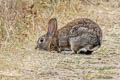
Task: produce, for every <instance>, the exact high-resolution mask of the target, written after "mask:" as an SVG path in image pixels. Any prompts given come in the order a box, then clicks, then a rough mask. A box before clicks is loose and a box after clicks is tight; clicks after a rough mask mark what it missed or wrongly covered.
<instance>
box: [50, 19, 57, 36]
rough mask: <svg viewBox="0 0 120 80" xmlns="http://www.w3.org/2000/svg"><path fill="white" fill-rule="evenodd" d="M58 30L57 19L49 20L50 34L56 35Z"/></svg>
mask: <svg viewBox="0 0 120 80" xmlns="http://www.w3.org/2000/svg"><path fill="white" fill-rule="evenodd" d="M56 32H57V19H56V18H51V19H50V20H49V22H48V35H55V34H56Z"/></svg>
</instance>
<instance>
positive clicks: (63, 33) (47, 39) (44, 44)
mask: <svg viewBox="0 0 120 80" xmlns="http://www.w3.org/2000/svg"><path fill="white" fill-rule="evenodd" d="M57 28H58V25H57V19H56V18H51V19H50V20H49V22H48V31H47V33H46V34H44V35H43V36H41V37H40V38H39V39H38V41H37V46H36V47H35V49H37V48H38V49H43V50H47V51H53V50H55V51H59V52H62V51H66V50H71V51H72V53H79V52H81V51H82V49H85V51H84V52H85V53H86V54H91V53H92V52H93V51H95V50H97V49H98V48H100V46H101V43H102V30H101V28H100V27H99V26H98V24H96V23H95V22H93V21H92V20H90V19H87V18H78V19H75V20H73V21H71V22H69V23H68V24H66V25H65V26H64V27H62V28H61V29H59V30H57Z"/></svg>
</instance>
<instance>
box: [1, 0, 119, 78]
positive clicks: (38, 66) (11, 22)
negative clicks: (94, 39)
mask: <svg viewBox="0 0 120 80" xmlns="http://www.w3.org/2000/svg"><path fill="white" fill-rule="evenodd" d="M50 1H52V2H50ZM54 1H55V2H54ZM51 17H56V18H57V19H58V25H59V28H61V27H62V26H64V25H65V24H66V23H67V22H69V21H71V20H73V19H75V18H80V17H86V18H90V19H92V20H93V21H95V22H97V23H98V24H99V25H100V27H101V28H102V30H103V45H102V47H101V48H100V49H99V50H98V51H96V52H94V53H93V54H92V55H82V54H76V55H69V54H59V53H56V52H46V51H36V50H34V47H35V45H36V41H37V39H38V37H39V36H40V35H42V34H43V33H44V32H45V30H46V26H47V22H48V20H49V19H50V18H51ZM119 30H120V1H119V0H0V64H1V65H0V80H119V79H120V62H119V57H120V31H119Z"/></svg>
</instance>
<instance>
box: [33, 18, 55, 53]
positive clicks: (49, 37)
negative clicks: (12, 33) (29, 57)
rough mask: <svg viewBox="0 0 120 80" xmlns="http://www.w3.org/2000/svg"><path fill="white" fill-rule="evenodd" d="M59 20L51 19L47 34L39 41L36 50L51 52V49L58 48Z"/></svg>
mask: <svg viewBox="0 0 120 80" xmlns="http://www.w3.org/2000/svg"><path fill="white" fill-rule="evenodd" d="M56 41H57V19H56V18H51V19H50V20H49V22H48V30H47V33H46V34H44V35H42V36H41V37H40V38H39V39H38V41H37V46H36V47H35V49H37V48H39V49H42V50H48V51H49V50H51V48H53V47H54V48H55V47H57V44H56Z"/></svg>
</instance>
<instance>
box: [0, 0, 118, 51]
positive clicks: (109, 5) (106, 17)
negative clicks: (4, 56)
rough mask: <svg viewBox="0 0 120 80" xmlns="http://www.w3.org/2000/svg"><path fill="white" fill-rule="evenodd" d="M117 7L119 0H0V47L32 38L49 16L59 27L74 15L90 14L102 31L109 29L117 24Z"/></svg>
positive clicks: (38, 32) (78, 16)
mask: <svg viewBox="0 0 120 80" xmlns="http://www.w3.org/2000/svg"><path fill="white" fill-rule="evenodd" d="M119 7H120V1H119V0H0V49H1V50H4V49H7V48H9V50H13V48H14V49H15V48H16V47H19V46H21V45H22V44H23V45H24V44H25V42H26V43H28V42H32V41H33V42H34V41H35V39H38V37H39V36H40V34H42V31H45V30H46V28H47V22H48V20H49V19H50V18H52V17H56V18H57V20H58V26H59V28H61V27H62V26H64V25H65V24H66V23H67V22H69V21H71V20H73V19H76V18H84V17H85V18H90V19H92V20H93V21H95V22H96V23H98V24H99V25H100V27H101V28H102V29H103V33H104V35H105V34H106V33H107V32H108V31H107V30H108V29H110V28H111V27H112V31H113V30H115V27H116V26H118V27H119V26H120V17H119V16H120V8H119ZM106 28H107V29H106ZM116 28H117V27H116ZM117 30H118V29H117ZM106 31H107V32H106ZM112 31H111V32H110V33H109V34H108V35H110V34H111V35H112ZM117 32H118V31H115V33H114V34H117ZM114 34H113V35H114ZM104 35H103V36H104ZM11 46H12V47H11Z"/></svg>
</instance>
